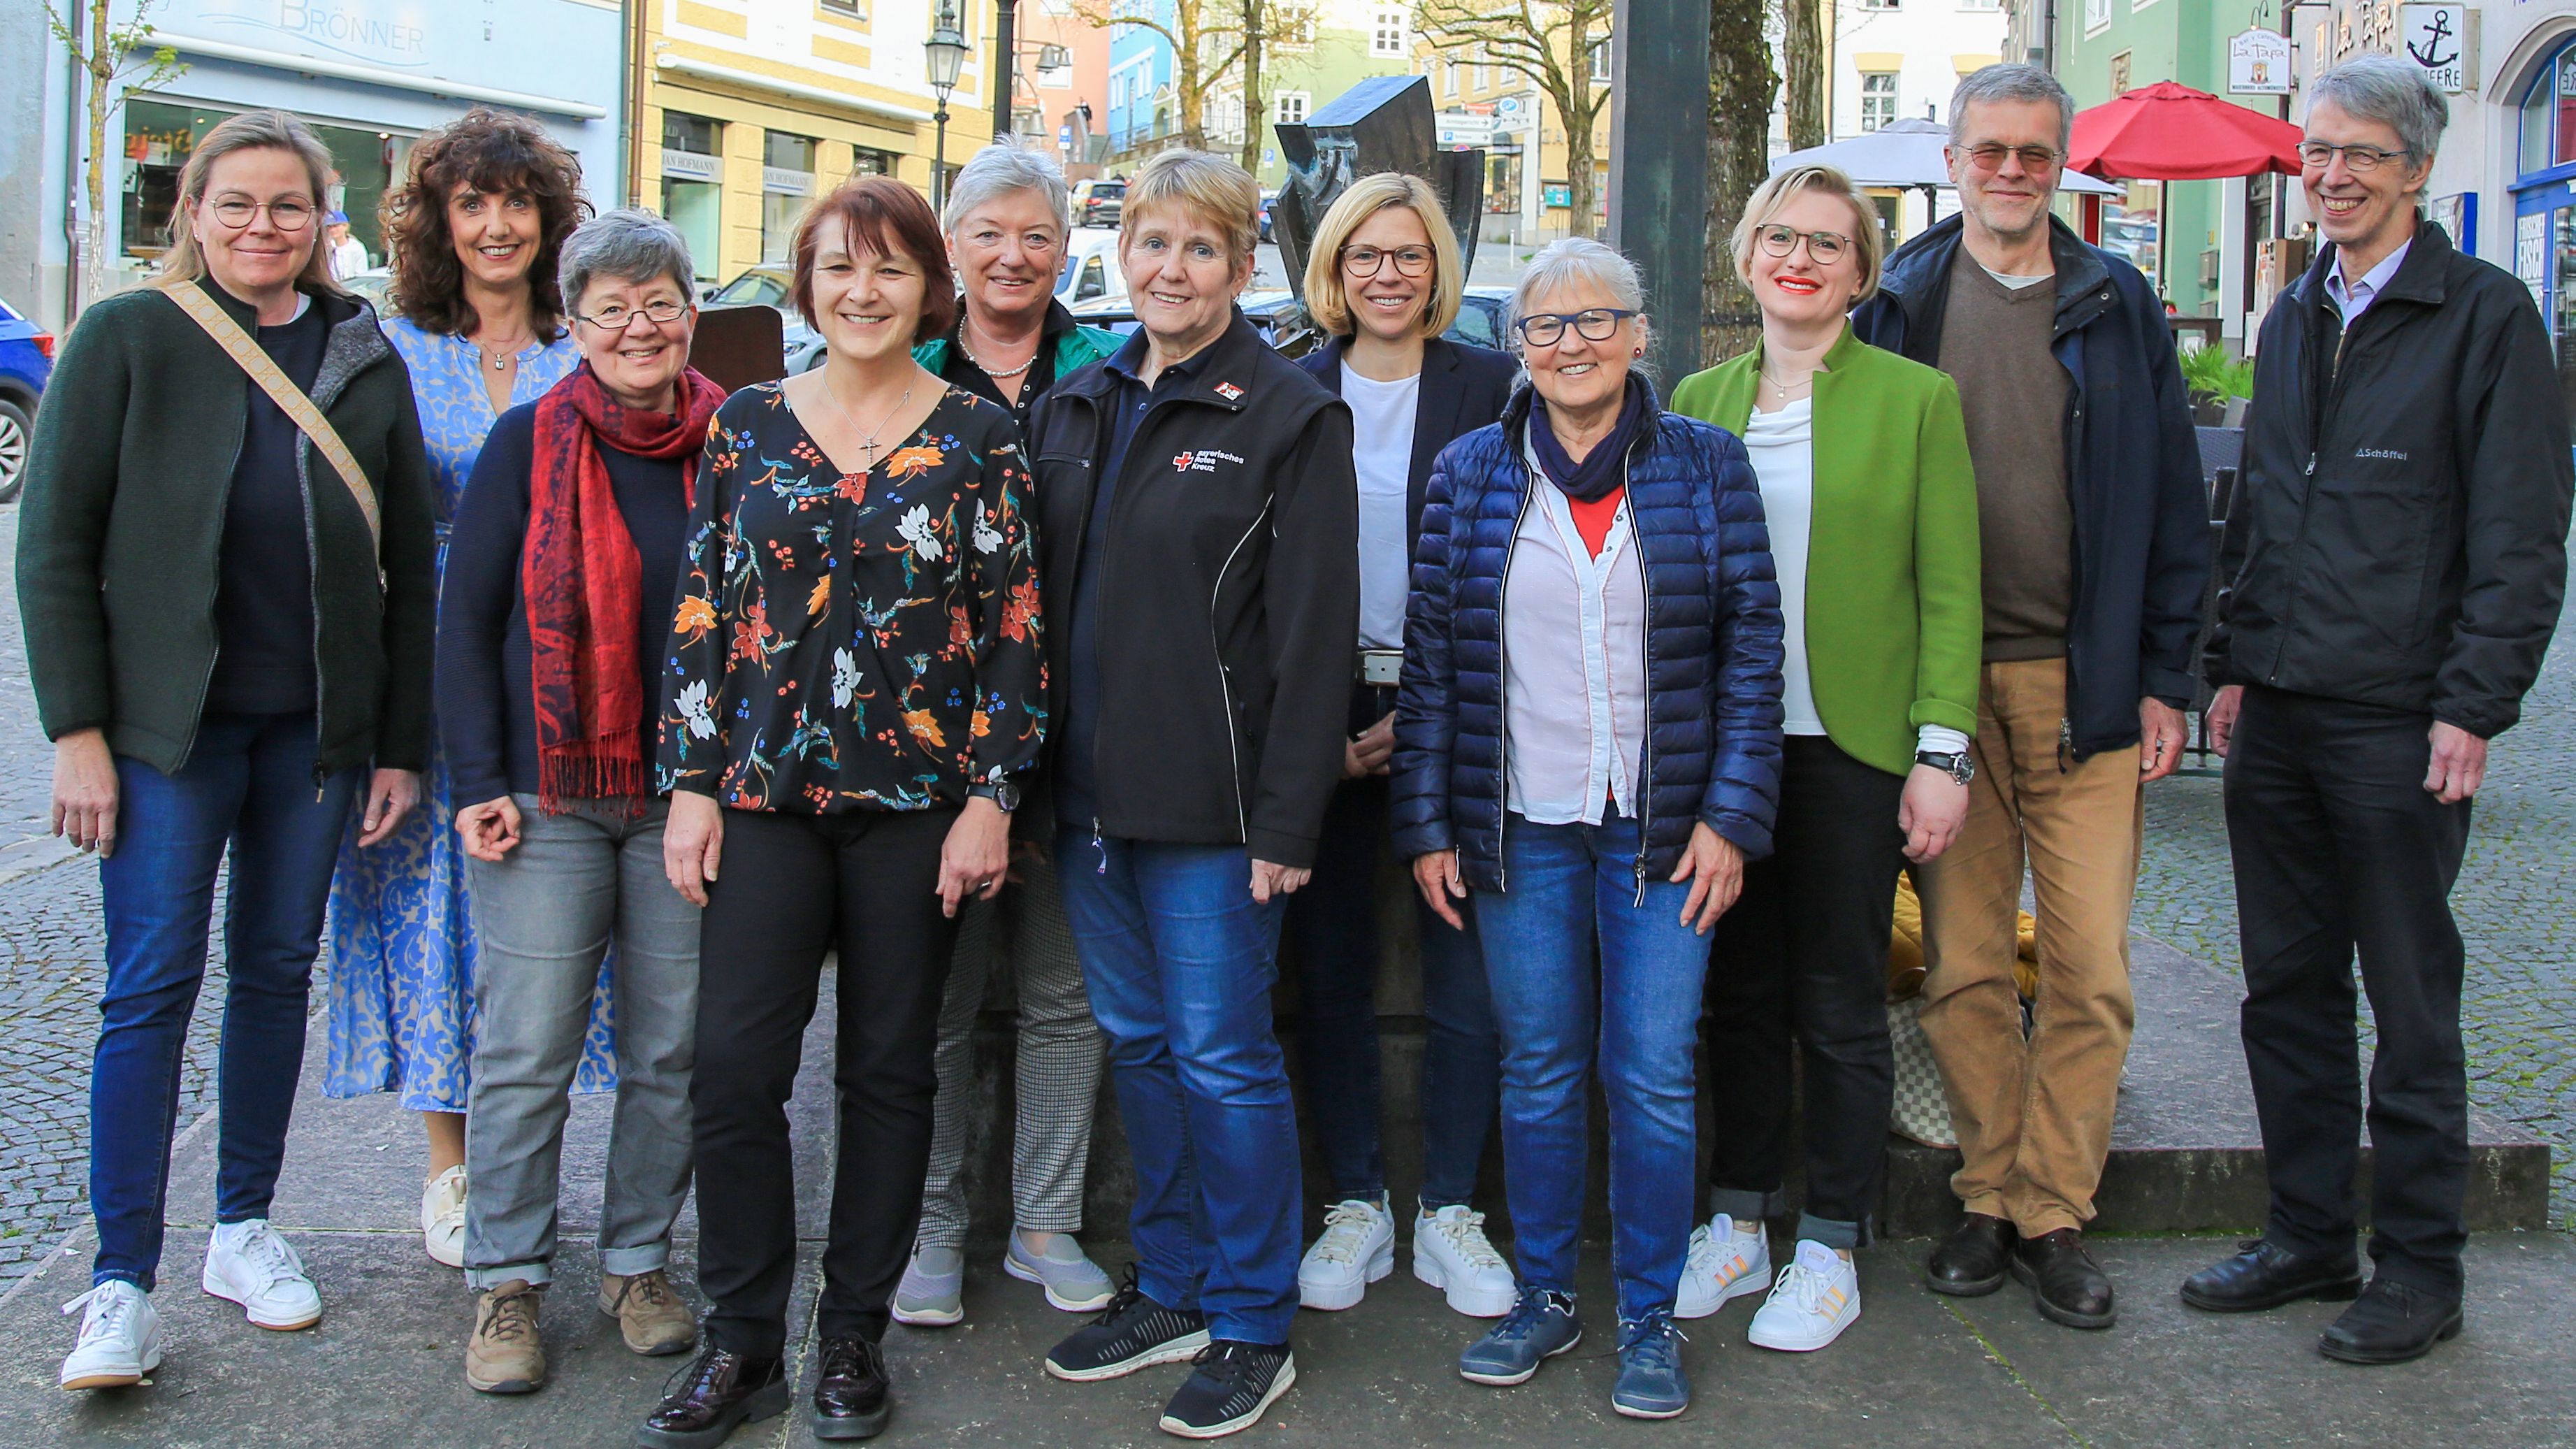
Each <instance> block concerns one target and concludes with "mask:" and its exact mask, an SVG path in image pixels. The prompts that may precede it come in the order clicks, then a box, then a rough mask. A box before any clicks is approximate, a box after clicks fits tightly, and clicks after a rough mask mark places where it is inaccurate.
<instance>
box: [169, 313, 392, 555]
mask: <svg viewBox="0 0 2576 1449" xmlns="http://www.w3.org/2000/svg"><path fill="white" fill-rule="evenodd" d="M158 290H159V291H160V293H161V295H163V296H165V297H167V298H169V299H170V300H171V301H173V302H176V303H178V304H179V310H180V311H182V312H185V313H187V314H188V320H190V321H192V322H194V323H196V324H197V325H198V326H199V327H202V328H204V329H205V330H206V335H207V336H208V337H211V338H213V339H214V340H215V345H216V346H217V347H220V348H222V349H223V350H224V355H225V356H227V357H229V358H231V359H232V360H233V365H234V366H236V367H238V368H240V369H241V370H242V371H243V372H244V373H245V374H247V375H248V376H249V378H250V380H251V381H253V382H255V383H257V384H259V390H260V391H261V392H264V393H267V394H268V400H269V401H270V402H273V403H275V404H277V408H278V411H280V412H282V413H284V414H286V415H287V416H288V417H290V418H293V419H294V420H295V426H296V427H297V428H298V429H300V430H301V431H302V432H303V434H304V436H305V437H306V438H307V439H309V440H311V442H312V444H313V446H314V448H315V449H316V450H318V451H319V452H320V453H321V454H322V456H323V457H325V458H328V459H330V460H331V471H333V472H335V473H337V474H339V475H340V481H341V482H342V483H343V484H345V485H347V487H348V489H349V496H350V497H351V498H353V499H355V500H357V504H358V511H359V512H360V513H363V514H365V515H366V516H367V537H368V538H369V539H371V540H372V541H373V542H374V544H375V549H376V564H377V567H378V569H379V570H380V571H381V570H382V568H383V566H384V556H385V525H384V519H383V518H382V516H381V515H379V514H378V512H377V510H376V490H375V489H373V488H371V487H369V486H367V475H366V474H364V473H361V472H359V471H358V459H357V456H356V455H355V454H353V453H351V452H350V451H349V445H348V444H346V443H344V442H341V441H340V434H339V432H338V430H337V429H335V428H333V427H332V426H331V420H330V419H329V418H326V417H324V416H322V410H321V409H320V408H318V407H315V406H314V405H313V399H311V398H309V397H306V396H305V395H304V389H302V388H300V387H297V386H296V385H295V383H294V381H293V380H292V379H290V378H289V377H287V375H286V373H285V371H284V370H283V369H281V368H279V367H278V365H277V360H276V359H275V358H273V357H270V356H269V355H268V353H267V351H266V350H265V349H264V348H262V347H261V346H260V345H259V343H258V342H257V341H255V340H254V339H253V338H252V337H251V335H250V334H249V333H247V332H245V331H243V330H242V325H241V324H240V323H238V322H236V321H234V320H233V319H232V318H231V317H229V316H227V315H225V313H224V309H223V308H221V307H218V306H216V305H215V299H214V298H212V297H209V296H207V295H206V294H205V292H204V290H203V289H202V288H200V287H198V286H197V284H196V283H194V282H180V283H176V284H174V285H171V286H165V287H161V288H159V289H158ZM379 577H381V572H380V574H379Z"/></svg>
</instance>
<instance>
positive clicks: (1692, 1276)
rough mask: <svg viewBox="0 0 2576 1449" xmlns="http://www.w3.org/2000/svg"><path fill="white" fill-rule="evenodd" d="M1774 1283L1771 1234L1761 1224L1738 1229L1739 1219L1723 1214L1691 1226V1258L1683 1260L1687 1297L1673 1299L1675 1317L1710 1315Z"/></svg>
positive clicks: (1683, 1285)
mask: <svg viewBox="0 0 2576 1449" xmlns="http://www.w3.org/2000/svg"><path fill="white" fill-rule="evenodd" d="M1770 1281H1771V1237H1770V1235H1769V1234H1768V1233H1765V1232H1764V1231H1762V1225H1761V1224H1759V1223H1756V1224H1754V1225H1753V1227H1752V1228H1751V1229H1749V1230H1743V1229H1738V1228H1737V1227H1736V1225H1735V1219H1734V1218H1732V1217H1729V1216H1727V1215H1726V1214H1725V1213H1719V1214H1717V1215H1716V1216H1715V1217H1712V1218H1710V1219H1709V1220H1708V1221H1707V1222H1705V1223H1703V1224H1701V1225H1700V1226H1698V1227H1695V1228H1693V1229H1691V1235H1690V1256H1689V1257H1687V1258H1684V1259H1683V1260H1682V1284H1681V1296H1680V1297H1678V1298H1676V1299H1675V1300H1674V1301H1673V1316H1674V1317H1675V1318H1706V1317H1708V1316H1709V1315H1710V1314H1712V1313H1715V1312H1716V1311H1717V1310H1719V1309H1721V1308H1724V1307H1725V1306H1726V1305H1727V1304H1729V1303H1731V1302H1733V1301H1734V1300H1736V1299H1738V1298H1742V1297H1745V1296H1747V1295H1748V1294H1754V1293H1759V1292H1761V1291H1762V1289H1763V1286H1764V1285H1765V1284H1768V1283H1769V1282H1770Z"/></svg>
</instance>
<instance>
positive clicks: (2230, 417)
mask: <svg viewBox="0 0 2576 1449" xmlns="http://www.w3.org/2000/svg"><path fill="white" fill-rule="evenodd" d="M2182 380H2183V386H2184V387H2185V388H2186V389H2188V390H2189V391H2190V393H2191V420H2192V421H2193V422H2195V423H2198V424H2199V425H2200V426H2202V427H2204V428H2219V427H2235V426H2237V425H2238V423H2239V421H2240V420H2241V419H2242V418H2243V417H2244V416H2245V408H2244V404H2245V401H2246V400H2247V399H2249V398H2251V397H2253V396H2254V360H2253V359H2252V358H2250V357H2234V358H2232V357H2229V356H2228V355H2227V352H2226V350H2225V349H2224V348H2218V347H2195V348H2193V349H2191V350H2190V351H2188V352H2185V353H2183V354H2182Z"/></svg>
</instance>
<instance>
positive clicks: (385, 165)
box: [118, 98, 412, 266]
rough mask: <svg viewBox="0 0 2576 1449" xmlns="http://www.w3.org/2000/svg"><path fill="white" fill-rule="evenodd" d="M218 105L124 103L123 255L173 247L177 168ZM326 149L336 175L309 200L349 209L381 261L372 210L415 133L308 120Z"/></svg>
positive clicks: (151, 255)
mask: <svg viewBox="0 0 2576 1449" xmlns="http://www.w3.org/2000/svg"><path fill="white" fill-rule="evenodd" d="M233 114H234V113H233V112H232V111H230V110H226V109H223V108H220V107H216V106H182V105H173V104H171V103H169V102H167V101H148V100H143V99H140V98H137V99H135V100H132V101H128V102H127V103H126V107H125V175H124V177H123V182H122V190H123V206H122V208H121V209H122V213H123V215H122V217H121V221H122V226H121V227H120V229H119V232H118V235H119V236H120V237H122V239H123V244H124V253H125V255H126V256H128V257H130V258H132V259H134V260H136V261H146V262H148V261H155V260H158V259H159V258H160V256H161V254H162V253H163V252H164V251H167V250H168V249H169V247H170V239H171V231H170V225H171V213H172V210H173V208H175V207H176V206H177V205H178V202H179V173H180V172H181V171H182V170H183V169H185V168H186V166H187V164H188V157H189V156H191V155H192V154H194V153H195V151H196V149H197V143H198V142H199V141H201V140H203V139H204V138H205V135H206V133H207V132H208V131H211V130H213V129H214V128H215V127H216V126H218V125H220V124H222V122H223V121H224V120H225V119H226V118H228V117H230V116H231V115H233ZM306 124H307V125H310V126H311V127H312V128H313V134H314V135H315V136H316V137H318V138H319V139H320V140H321V142H322V145H323V147H324V148H325V149H327V150H328V151H329V152H330V153H331V168H332V171H333V173H334V180H333V182H332V184H331V185H330V187H329V188H328V194H327V195H323V196H318V197H315V198H314V200H315V201H316V202H317V203H318V204H319V205H320V207H321V209H322V210H323V211H325V212H329V211H334V210H337V211H345V212H347V213H348V214H349V234H350V235H352V236H354V237H356V238H357V239H358V240H359V242H360V243H362V244H363V245H364V246H365V247H366V249H367V256H368V259H369V261H370V262H371V263H372V264H374V265H379V266H381V265H383V263H384V260H385V243H384V227H383V224H382V222H381V220H380V219H379V218H378V216H377V211H378V208H379V207H381V206H382V205H383V203H384V199H385V192H386V190H387V189H389V188H390V187H391V186H392V184H393V179H394V177H395V176H397V175H399V174H400V170H401V167H402V166H403V164H404V162H405V160H406V159H407V158H408V157H409V156H410V154H411V143H412V138H411V137H409V136H403V135H396V134H394V133H393V132H390V131H374V130H361V129H356V128H352V127H348V126H329V125H323V124H321V123H319V122H315V121H311V120H309V119H308V120H307V121H306Z"/></svg>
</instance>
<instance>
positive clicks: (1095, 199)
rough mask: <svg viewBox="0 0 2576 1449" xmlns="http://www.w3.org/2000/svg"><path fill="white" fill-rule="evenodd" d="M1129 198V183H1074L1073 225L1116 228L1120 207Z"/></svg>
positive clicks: (1120, 181)
mask: <svg viewBox="0 0 2576 1449" xmlns="http://www.w3.org/2000/svg"><path fill="white" fill-rule="evenodd" d="M1126 198H1127V183H1126V182H1125V181H1124V180H1118V181H1077V182H1075V183H1073V224H1074V225H1075V226H1116V225H1117V224H1118V208H1119V205H1120V204H1121V203H1122V202H1124V201H1125V200H1126Z"/></svg>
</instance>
